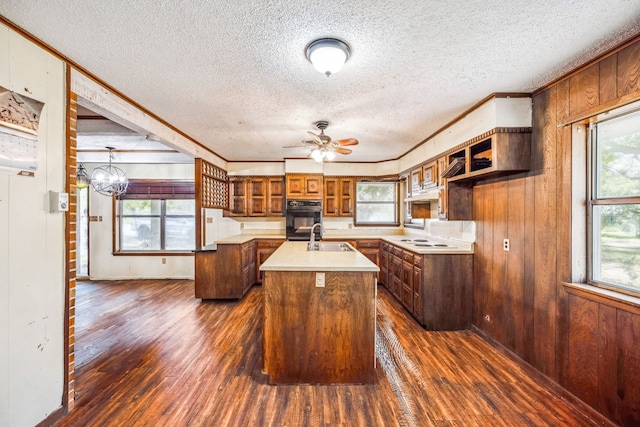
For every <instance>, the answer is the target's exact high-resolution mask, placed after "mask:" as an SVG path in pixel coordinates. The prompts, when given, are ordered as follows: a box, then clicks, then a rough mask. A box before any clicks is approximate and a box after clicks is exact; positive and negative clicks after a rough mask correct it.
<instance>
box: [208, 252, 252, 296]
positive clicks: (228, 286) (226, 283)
mask: <svg viewBox="0 0 640 427" xmlns="http://www.w3.org/2000/svg"><path fill="white" fill-rule="evenodd" d="M255 252H256V244H255V242H253V241H251V242H246V243H243V244H230V245H218V249H217V250H215V251H202V252H196V253H195V296H196V298H201V299H240V298H242V297H243V296H244V295H245V294H246V293H247V291H248V290H249V289H251V286H252V285H253V284H254V282H255V279H256V256H255Z"/></svg>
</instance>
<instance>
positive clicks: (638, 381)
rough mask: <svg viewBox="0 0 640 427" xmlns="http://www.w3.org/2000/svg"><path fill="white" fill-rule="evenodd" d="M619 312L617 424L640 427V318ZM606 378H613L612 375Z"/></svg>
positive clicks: (617, 327) (617, 322)
mask: <svg viewBox="0 0 640 427" xmlns="http://www.w3.org/2000/svg"><path fill="white" fill-rule="evenodd" d="M617 311H618V312H617V316H616V320H617V321H616V332H617V340H616V341H617V342H618V345H617V354H616V359H617V360H616V362H617V365H616V368H617V369H616V370H617V375H616V379H617V384H616V397H617V399H616V400H617V402H616V410H617V415H618V419H617V420H616V421H617V422H618V423H620V424H622V425H640V317H639V316H637V315H634V314H632V313H629V312H626V311H623V310H617ZM606 374H607V375H610V371H609V372H607V373H606Z"/></svg>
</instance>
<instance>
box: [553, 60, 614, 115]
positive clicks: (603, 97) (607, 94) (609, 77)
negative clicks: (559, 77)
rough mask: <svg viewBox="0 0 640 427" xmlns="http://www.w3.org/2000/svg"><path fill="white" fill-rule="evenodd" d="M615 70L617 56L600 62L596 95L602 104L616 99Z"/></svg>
mask: <svg viewBox="0 0 640 427" xmlns="http://www.w3.org/2000/svg"><path fill="white" fill-rule="evenodd" d="M617 68H618V55H612V56H610V57H608V58H605V59H603V60H602V61H601V62H600V67H599V73H600V74H599V76H598V80H599V82H600V91H599V94H598V95H599V98H600V102H601V103H603V104H605V103H608V102H611V101H614V100H615V99H616V98H617V97H618V84H617V82H618V80H617V79H616V78H614V77H615V76H616V70H617ZM563 83H564V82H563ZM565 118H566V117H565Z"/></svg>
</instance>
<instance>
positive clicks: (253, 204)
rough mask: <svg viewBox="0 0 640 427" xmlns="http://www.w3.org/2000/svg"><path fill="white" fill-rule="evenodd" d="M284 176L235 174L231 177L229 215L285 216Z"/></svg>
mask: <svg viewBox="0 0 640 427" xmlns="http://www.w3.org/2000/svg"><path fill="white" fill-rule="evenodd" d="M284 196H285V194H284V177H282V176H279V177H265V176H251V177H247V176H234V177H230V178H229V210H228V211H225V214H226V215H228V216H250V217H265V216H283V215H284Z"/></svg>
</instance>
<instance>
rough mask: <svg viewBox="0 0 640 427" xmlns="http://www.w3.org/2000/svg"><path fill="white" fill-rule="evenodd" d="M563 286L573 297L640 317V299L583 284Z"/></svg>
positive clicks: (565, 284)
mask: <svg viewBox="0 0 640 427" xmlns="http://www.w3.org/2000/svg"><path fill="white" fill-rule="evenodd" d="M562 286H563V287H564V290H565V291H566V292H567V293H569V294H571V295H576V296H579V297H582V298H586V299H588V300H590V301H595V302H598V303H600V304H605V305H608V306H611V307H615V308H619V309H621V310H624V311H628V312H630V313H633V314H637V315H640V298H638V297H633V296H631V295H626V294H623V293H620V292H616V291H612V290H609V289H603V288H599V287H597V286H593V285H587V284H583V283H567V282H562Z"/></svg>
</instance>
